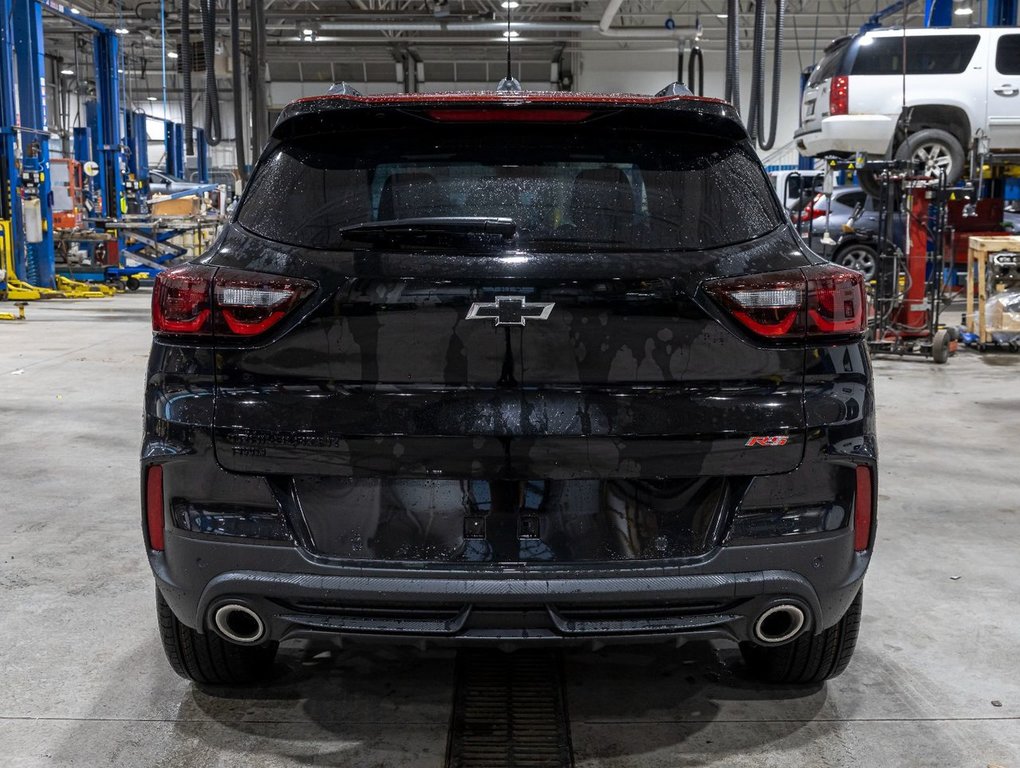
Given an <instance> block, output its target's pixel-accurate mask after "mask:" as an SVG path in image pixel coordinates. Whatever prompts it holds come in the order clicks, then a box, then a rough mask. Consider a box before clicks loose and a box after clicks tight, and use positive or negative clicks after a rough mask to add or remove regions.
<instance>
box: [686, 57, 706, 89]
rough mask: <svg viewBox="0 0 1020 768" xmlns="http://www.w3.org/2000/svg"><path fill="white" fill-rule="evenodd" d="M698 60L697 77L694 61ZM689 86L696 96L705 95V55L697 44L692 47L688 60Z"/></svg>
mask: <svg viewBox="0 0 1020 768" xmlns="http://www.w3.org/2000/svg"><path fill="white" fill-rule="evenodd" d="M695 61H697V67H698V68H697V70H696V71H697V75H698V76H697V78H695V77H694V75H695V69H694V66H695V64H694V62H695ZM687 87H688V88H690V89H691V93H693V94H694V95H695V96H704V95H705V57H704V56H702V55H701V48H699V47H698V46H697V45H695V46H694V47H693V48H691V58H690V59H688V61H687Z"/></svg>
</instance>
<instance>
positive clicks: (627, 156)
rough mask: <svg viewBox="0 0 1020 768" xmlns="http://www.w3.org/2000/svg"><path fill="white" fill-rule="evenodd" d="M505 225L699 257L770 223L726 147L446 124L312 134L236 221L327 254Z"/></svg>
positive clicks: (591, 127) (628, 133)
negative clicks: (348, 230)
mask: <svg viewBox="0 0 1020 768" xmlns="http://www.w3.org/2000/svg"><path fill="white" fill-rule="evenodd" d="M440 216H442V217H445V216H458V217H460V216H486V217H510V218H512V219H513V220H514V221H515V222H516V224H517V231H518V237H519V242H520V243H521V244H526V243H528V242H535V243H539V242H540V243H541V245H542V246H543V247H547V248H549V249H552V250H556V249H558V248H559V247H562V248H569V249H572V250H576V249H578V248H580V249H595V248H602V249H606V248H608V249H631V250H633V249H637V250H640V249H681V250H689V249H700V248H711V247H718V246H723V245H729V244H734V243H738V242H744V241H747V240H751V239H753V238H755V237H758V236H760V235H762V234H764V233H766V232H768V231H770V230H772V229H774V228H775V227H777V226H778V225H779V224H781V223H782V214H781V213H780V209H779V208H778V204H777V201H776V198H775V194H774V192H773V191H772V190H771V188H770V185H769V182H768V178H767V177H766V175H765V172H764V170H763V169H762V166H761V163H760V162H759V161H758V159H757V157H756V156H754V155H753V154H752V153H751V152H750V150H749V149H748V148H747V147H746V146H745V145H744V144H743V143H740V142H734V141H732V140H730V139H722V138H715V137H705V136H693V135H684V134H680V133H677V132H666V131H650V130H640V131H638V130H634V129H615V128H607V129H599V127H598V121H592V123H591V124H563V125H557V124H517V125H507V124H504V123H478V124H463V123H447V124H436V123H430V122H425V121H423V122H422V124H421V128H420V130H401V131H393V132H388V131H377V132H367V131H366V132H361V131H357V132H355V131H348V132H340V133H337V134H320V135H318V136H315V137H306V138H297V139H291V140H288V141H285V142H284V143H282V144H280V145H279V146H278V147H277V148H276V149H275V150H274V151H273V152H272V154H270V155H269V156H268V157H267V158H266V159H265V160H264V161H263V162H262V163H261V164H260V166H259V169H258V171H257V172H256V174H255V176H254V178H253V179H252V181H251V183H250V185H249V189H248V191H247V193H246V195H245V198H244V200H243V202H242V204H241V208H240V211H239V213H238V217H237V221H238V222H239V223H240V224H241V225H242V226H243V227H245V228H246V229H248V230H250V231H252V232H254V233H255V234H257V235H260V236H262V237H265V238H268V239H271V240H276V241H280V242H286V243H292V244H295V245H301V246H306V247H310V248H323V249H335V248H338V247H340V244H341V242H342V236H341V230H342V229H343V228H344V227H349V226H352V225H355V224H362V223H366V222H373V221H390V220H395V219H407V218H422V217H440Z"/></svg>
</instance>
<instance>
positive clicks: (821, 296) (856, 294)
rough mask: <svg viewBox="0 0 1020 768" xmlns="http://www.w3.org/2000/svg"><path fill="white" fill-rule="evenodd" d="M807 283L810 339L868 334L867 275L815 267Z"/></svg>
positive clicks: (845, 270) (809, 273)
mask: <svg viewBox="0 0 1020 768" xmlns="http://www.w3.org/2000/svg"><path fill="white" fill-rule="evenodd" d="M805 271H806V272H808V281H807V292H808V294H807V333H808V336H825V335H829V334H835V335H840V336H842V335H848V336H855V335H857V334H861V333H864V329H865V328H867V324H868V320H867V317H865V312H864V309H865V302H866V301H867V299H866V297H865V292H864V275H862V274H861V273H860V272H854V271H851V270H848V269H840V268H829V267H821V268H818V267H814V268H811V270H805Z"/></svg>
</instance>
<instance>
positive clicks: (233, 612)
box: [213, 603, 266, 645]
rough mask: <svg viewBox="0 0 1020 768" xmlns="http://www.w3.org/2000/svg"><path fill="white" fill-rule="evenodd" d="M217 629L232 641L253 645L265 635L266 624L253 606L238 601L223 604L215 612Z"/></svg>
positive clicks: (214, 620) (214, 618)
mask: <svg viewBox="0 0 1020 768" xmlns="http://www.w3.org/2000/svg"><path fill="white" fill-rule="evenodd" d="M213 624H215V625H216V631H217V632H219V633H220V634H221V635H223V637H225V638H226V639H227V640H230V641H231V642H232V643H240V644H242V645H251V644H252V643H257V642H259V641H260V640H262V638H263V637H265V634H266V625H265V624H264V623H263V621H262V618H261V617H260V616H259V615H258V614H257V613H255V611H253V610H252V609H251V608H248V607H247V606H244V605H238V604H237V603H228V604H226V605H221V606H220V607H219V608H217V609H216V613H214V614H213Z"/></svg>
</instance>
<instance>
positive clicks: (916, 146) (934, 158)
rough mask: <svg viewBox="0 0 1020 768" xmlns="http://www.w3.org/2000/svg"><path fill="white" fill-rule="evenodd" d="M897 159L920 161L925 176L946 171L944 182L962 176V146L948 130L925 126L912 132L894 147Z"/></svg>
mask: <svg viewBox="0 0 1020 768" xmlns="http://www.w3.org/2000/svg"><path fill="white" fill-rule="evenodd" d="M896 159H897V160H911V161H914V162H920V163H921V164H922V165H923V167H924V173H925V175H927V176H938V175H939V174H940V173H941V172H942V171H945V173H946V183H948V184H955V183H956V182H957V181H959V179H960V177H961V176H963V147H962V146H961V144H960V140H959V139H957V138H956V137H955V136H954V135H953V134H951V133H949V132H948V131H942V130H939V129H938V128H925V129H924V130H923V131H918V132H917V133H912V134H910V135H909V136H907V140H906V141H904V142H903V143H902V144H900V146H899V147H897V149H896Z"/></svg>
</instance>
